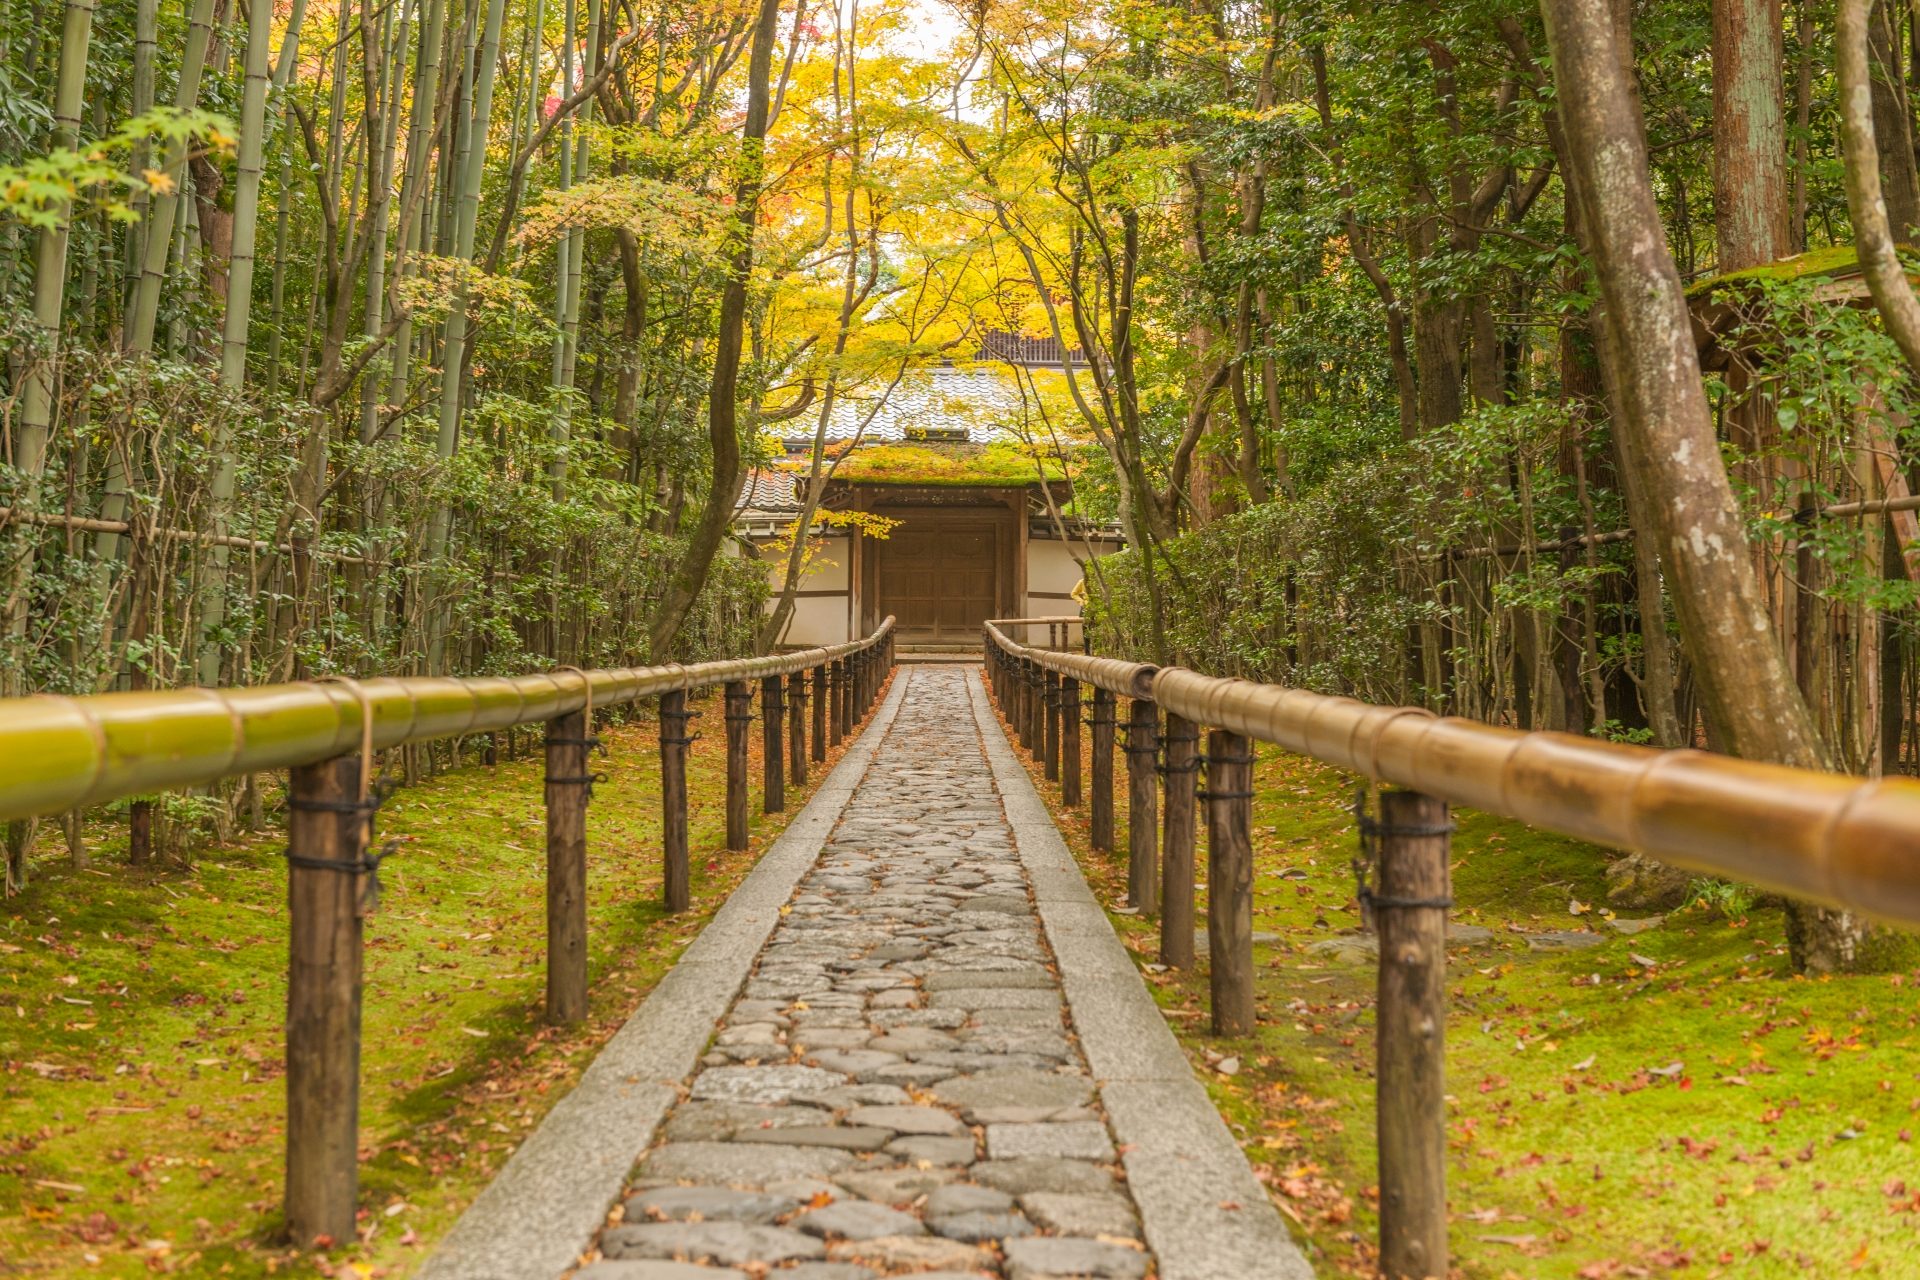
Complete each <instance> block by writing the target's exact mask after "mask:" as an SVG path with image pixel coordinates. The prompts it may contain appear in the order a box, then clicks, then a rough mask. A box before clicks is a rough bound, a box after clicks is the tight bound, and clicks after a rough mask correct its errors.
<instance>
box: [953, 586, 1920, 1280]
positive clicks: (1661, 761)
mask: <svg viewBox="0 0 1920 1280" xmlns="http://www.w3.org/2000/svg"><path fill="white" fill-rule="evenodd" d="M1078 622H1079V619H1077V618H1058V617H1054V618H1023V619H999V620H994V621H989V622H988V623H986V625H985V628H984V633H985V635H984V638H985V654H986V666H987V674H988V677H989V679H990V681H991V682H992V685H993V688H994V692H995V696H996V699H997V700H998V702H999V705H1000V708H1001V711H1002V714H1003V715H1004V716H1005V717H1006V718H1007V721H1008V723H1009V725H1010V726H1011V728H1012V730H1013V732H1014V735H1015V736H1016V737H1017V738H1018V739H1019V740H1020V742H1021V744H1022V745H1023V746H1025V747H1027V748H1028V749H1029V750H1030V751H1032V752H1033V753H1034V755H1035V756H1036V757H1037V758H1038V759H1039V760H1040V761H1041V764H1042V767H1043V769H1044V771H1045V773H1046V776H1047V777H1048V778H1049V779H1057V780H1058V781H1059V782H1060V783H1061V797H1062V800H1063V801H1065V802H1066V803H1067V804H1069V805H1071V804H1073V803H1074V802H1075V801H1074V799H1073V798H1070V797H1077V796H1078V795H1079V793H1080V779H1079V772H1080V767H1081V756H1080V752H1079V749H1078V742H1077V726H1078V723H1079V720H1080V714H1081V708H1082V701H1081V693H1080V686H1081V685H1083V684H1085V685H1089V686H1091V687H1092V690H1093V696H1092V714H1091V716H1089V717H1088V719H1087V724H1088V725H1090V726H1091V727H1092V729H1093V743H1092V751H1091V757H1092V759H1091V762H1090V763H1091V766H1092V778H1091V786H1090V787H1089V788H1088V791H1089V794H1090V796H1091V813H1090V814H1089V819H1090V822H1089V826H1090V829H1091V834H1092V844H1093V847H1094V848H1095V849H1096V850H1100V851H1111V850H1112V847H1113V754H1114V746H1115V735H1116V732H1117V728H1118V725H1119V716H1118V714H1117V703H1116V699H1117V698H1121V697H1125V698H1128V699H1131V700H1132V707H1131V713H1130V715H1129V716H1128V718H1127V721H1126V724H1127V743H1126V754H1127V758H1128V759H1127V778H1128V809H1129V823H1128V849H1127V896H1128V902H1129V904H1130V905H1131V906H1132V907H1134V908H1137V909H1139V910H1140V911H1141V912H1142V913H1143V914H1147V915H1153V914H1156V913H1157V914H1158V915H1159V916H1160V959H1161V961H1162V962H1164V963H1165V964H1167V965H1169V966H1172V967H1187V966H1190V965H1192V964H1193V962H1194V954H1193V952H1194V939H1193V926H1194V923H1195V922H1194V918H1193V907H1194V899H1195V878H1196V872H1195V866H1194V857H1195V846H1196V843H1197V842H1196V839H1195V831H1196V827H1197V816H1198V815H1197V813H1196V805H1197V804H1198V802H1199V801H1201V800H1204V801H1205V802H1206V817H1207V825H1208V829H1209V839H1208V846H1207V861H1208V875H1207V925H1208V930H1207V931H1208V952H1209V957H1208V958H1209V969H1208V981H1209V987H1210V995H1211V1003H1212V1012H1213V1030H1214V1032H1215V1033H1216V1034H1223V1035H1242V1034H1246V1033H1248V1032H1250V1031H1252V1030H1253V1026H1254V1017H1255V1014H1254V981H1253V974H1254V960H1253V859H1252V842H1251V837H1250V818H1251V807H1252V804H1251V802H1252V796H1253V793H1254V786H1253V769H1252V765H1253V758H1254V757H1253V751H1252V742H1253V740H1255V739H1257V740H1259V741H1263V742H1271V743H1274V744H1276V745H1278V746H1280V747H1283V748H1285V749H1286V750H1288V751H1292V752H1296V753H1298V754H1301V755H1307V756H1312V757H1313V758H1314V759H1317V760H1321V761H1324V762H1326V763H1328V764H1331V765H1334V766H1336V767H1339V768H1342V769H1347V770H1350V771H1352V772H1354V773H1358V774H1361V775H1364V776H1365V777H1367V778H1369V779H1371V780H1372V781H1374V782H1376V783H1389V784H1392V785H1393V787H1394V788H1396V789H1392V790H1383V791H1382V792H1381V794H1380V797H1379V816H1378V817H1370V816H1368V815H1367V814H1366V813H1365V812H1364V811H1363V810H1360V809H1358V808H1357V811H1356V816H1357V818H1358V824H1359V827H1360V832H1359V835H1360V840H1361V857H1360V860H1359V861H1358V862H1357V863H1356V867H1357V869H1358V870H1359V872H1360V878H1359V885H1358V892H1357V896H1358V898H1359V901H1360V904H1361V908H1362V912H1363V919H1367V920H1369V921H1370V922H1371V923H1373V924H1374V925H1375V927H1376V928H1377V930H1378V933H1379V944H1380V946H1379V955H1380V966H1379V988H1378V1001H1377V1006H1376V1023H1377V1031H1376V1035H1377V1046H1378V1047H1377V1060H1376V1067H1375V1090H1376V1122H1375V1123H1376V1129H1377V1142H1378V1149H1379V1159H1380V1182H1379V1185H1380V1270H1381V1273H1382V1274H1383V1275H1386V1276H1389V1277H1392V1278H1393V1280H1403V1278H1409V1277H1421V1276H1434V1275H1445V1274H1447V1272H1448V1266H1447V1213H1446V1129H1445V1107H1446V1100H1445V1072H1444V1041H1445V1021H1446V989H1445V974H1446V916H1447V909H1448V908H1449V907H1450V906H1451V905H1452V883H1451V874H1450V871H1449V861H1448V860H1449V852H1450V846H1451V832H1452V830H1453V827H1452V823H1451V822H1450V820H1449V816H1448V806H1449V805H1450V804H1462V805H1467V806H1470V807H1472V808H1475V809H1479V810H1481V811H1482V812H1486V813H1492V814H1498V815H1500V816H1502V817H1507V818H1513V819H1517V820H1519V821H1522V822H1525V823H1528V824H1529V825H1531V826H1536V827H1540V828H1542V829H1544V830H1548V831H1554V832H1558V833H1559V834H1561V835H1566V836H1572V837H1575V838H1577V839H1582V840H1591V841H1593V842H1595V843H1598V844H1605V845H1612V846H1614V847H1616V848H1621V849H1631V850H1635V851H1638V852H1641V853H1645V854H1648V855H1649V856H1652V857H1654V858H1657V859H1659V860H1660V861H1662V862H1667V863H1671V864H1673V865H1675V866H1679V867H1685V868H1687V869H1690V870H1694V871H1700V872H1706V873H1709V874H1712V875H1720V876H1728V877H1732V878H1735V879H1739V880H1744V881H1748V882H1751V883H1753V884H1757V885H1760V886H1761V887H1763V888H1767V889H1772V890H1775V891H1778V892H1780V893H1784V894H1789V895H1792V896H1794V897H1797V898H1801V899H1805V900H1809V901H1813V902H1818V903H1823V904H1826V905H1829V906H1835V907H1842V908H1846V909H1848V910H1851V911H1856V912H1859V913H1861V914H1862V915H1865V916H1869V917H1872V918H1874V919H1877V920H1882V921H1887V922H1891V923H1896V924H1902V925H1908V926H1915V925H1920V781H1916V780H1914V779H1910V778H1858V777H1846V776H1842V775H1839V774H1827V773H1817V772H1812V771H1809V770H1804V769H1792V768H1786V767H1784V766H1779V765H1769V764H1757V763H1754V762H1752V761H1746V760H1736V759H1733V758H1730V757H1727V756H1720V755H1714V754H1711V753H1709V752H1704V751H1693V750H1676V751H1660V750H1654V749H1651V748H1647V747H1635V746H1625V745H1620V744H1615V743H1607V742H1600V741H1596V740H1594V739H1591V738H1580V737H1575V736H1573V735H1571V734H1564V733H1524V732H1520V731H1518V730H1514V729H1507V728H1502V727H1500V726H1497V725H1488V724H1482V723H1480V722H1479V721H1474V720H1464V719H1459V718H1457V717H1442V716H1436V715H1434V714H1433V713H1432V712H1429V711H1427V710H1424V709H1422V708H1418V707H1378V706H1372V705H1369V704H1367V703H1364V702H1360V701H1357V700H1355V699H1352V698H1340V697H1329V696H1326V695H1322V694H1315V693H1308V692H1306V691H1304V690H1300V689H1288V688H1283V687H1280V686H1277V685H1267V684H1258V683H1254V682H1252V681H1247V680H1228V679H1219V678H1215V677H1212V676H1204V675H1201V674H1200V673H1198V672H1195V671H1189V670H1187V669H1185V668H1182V667H1158V666H1153V665H1150V664H1146V663H1137V662H1126V661H1120V660H1117V659H1113V658H1097V657H1092V656H1090V655H1087V654H1085V653H1081V652H1075V651H1073V650H1074V648H1075V647H1076V646H1073V645H1071V644H1070V643H1069V642H1070V640H1071V627H1072V625H1075V624H1077V623H1078ZM1041 626H1044V627H1046V628H1047V643H1046V645H1045V647H1042V646H1040V645H1039V644H1037V643H1033V644H1029V643H1022V642H1021V641H1020V640H1016V639H1014V638H1013V637H1012V636H1011V635H1010V634H1009V633H1010V632H1014V631H1019V632H1021V633H1022V634H1023V636H1025V635H1030V634H1032V632H1033V631H1034V630H1035V629H1036V628H1038V627H1041ZM1083 646H1084V641H1083V643H1082V646H1080V647H1083ZM1068 724H1072V725H1074V726H1075V734H1076V741H1075V742H1074V744H1073V746H1072V748H1071V749H1069V750H1060V749H1057V748H1056V745H1055V744H1056V743H1061V742H1063V741H1064V736H1063V735H1065V734H1066V732H1067V725H1068ZM1203 728H1204V729H1206V730H1207V731H1208V732H1207V734H1206V738H1207V747H1206V751H1205V752H1204V753H1201V752H1199V751H1197V750H1196V745H1195V744H1196V743H1197V741H1198V738H1199V734H1200V730H1201V729H1203ZM1203 766H1204V768H1205V770H1206V784H1205V786H1204V788H1202V787H1201V786H1199V785H1197V779H1196V775H1197V773H1198V771H1199V770H1200V769H1201V768H1202V767H1203ZM1069 775H1071V787H1070V788H1069ZM1156 775H1158V777H1157V778H1156ZM1156 806H1158V807H1159V811H1158V812H1156ZM1369 873H1377V880H1376V883H1375V884H1373V885H1372V886H1371V887H1369V886H1368V885H1367V884H1366V875H1367V874H1369Z"/></svg>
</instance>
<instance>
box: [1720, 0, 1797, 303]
mask: <svg viewBox="0 0 1920 1280" xmlns="http://www.w3.org/2000/svg"><path fill="white" fill-rule="evenodd" d="M1785 40H1786V38H1785V34H1784V32H1783V30H1782V27H1781V14H1780V0H1714V3H1713V190H1714V200H1713V207H1714V230H1715V232H1716V234H1717V236H1718V241H1719V262H1718V267H1719V270H1721V271H1739V270H1742V269H1744V268H1747V267H1757V266H1760V265H1762V264H1764V263H1768V262H1773V261H1776V260H1778V259H1780V258H1783V257H1785V256H1786V255H1787V253H1788V252H1789V246H1790V240H1789V229H1788V212H1789V210H1788V207H1787V118H1786V107H1785V104H1784V103H1783V102H1782V100H1781V68H1782V67H1783V66H1784V64H1785V59H1786V49H1785Z"/></svg>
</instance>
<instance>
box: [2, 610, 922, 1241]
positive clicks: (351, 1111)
mask: <svg viewBox="0 0 1920 1280" xmlns="http://www.w3.org/2000/svg"><path fill="white" fill-rule="evenodd" d="M893 658H894V634H893V619H892V618H888V619H887V620H886V621H884V622H882V623H881V624H880V626H879V628H878V629H876V630H875V631H874V632H873V634H872V635H869V636H867V637H866V638H865V639H862V640H857V641H853V642H850V643H847V644H839V645H832V646H828V647H825V648H816V649H803V650H800V651H798V652H795V653H784V654H777V655H773V656H769V657H763V658H736V659H729V660H726V661H722V662H702V663H696V664H694V665H691V666H681V665H679V664H677V663H674V664H668V665H666V666H658V667H640V668H625V669H620V670H603V671H579V670H577V669H568V670H566V671H562V672H553V673H547V674H541V675H530V676H520V677H518V678H514V679H508V678H504V677H503V678H493V677H485V678H477V679H458V678H433V679H379V680H368V681H365V682H363V683H357V684H356V683H349V682H346V681H341V682H334V683H324V682H316V683H303V684H283V685H271V686H267V687H265V688H256V689H181V690H175V691H170V692H154V693H120V694H102V695H100V696H97V697H87V698H68V697H59V696H54V695H41V696H38V697H32V698H15V699H9V700H7V701H4V702H0V760H5V761H6V762H7V769H6V770H5V772H4V774H0V820H10V819H17V818H29V817H33V816H36V815H39V814H47V813H59V812H64V811H67V810H70V809H75V808H80V807H84V806H87V805H96V804H101V803H103V802H105V801H109V800H115V799H119V798H121V797H124V796H134V795H147V794H151V793H152V792H155V791H163V790H167V789H170V788H177V787H194V786H206V785H210V784H212V783H215V782H218V781H220V780H221V779H223V778H230V777H235V776H237V775H240V774H248V773H259V772H265V771H267V770H273V769H286V770H288V774H289V777H288V788H287V791H288V805H287V807H288V815H287V859H288V870H287V915H288V924H287V937H288V941H287V956H288V959H287V963H288V975H287V1044H286V1062H287V1071H286V1090H287V1115H286V1134H287V1143H286V1161H287V1163H286V1196H285V1204H286V1219H287V1229H288V1233H289V1235H290V1236H291V1237H292V1239H293V1241H294V1243H296V1244H298V1245H301V1246H307V1245H312V1244H314V1243H316V1242H325V1241H335V1242H339V1241H347V1240H351V1239H353V1234H354V1228H355V1223H356V1212H357V1210H358V1207H359V1206H358V1200H359V1169H358V1151H359V1136H360V1135H359V1097H360V1010H361V996H362V991H361V987H362V982H361V966H362V957H363V955H364V936H363V932H364V919H365V916H366V915H367V912H368V911H369V910H370V908H371V906H372V900H371V894H372V891H373V889H374V888H375V886H377V883H378V881H377V875H378V868H379V859H380V855H377V854H376V855H369V852H368V848H367V845H368V839H369V836H370V834H371V831H372V820H371V819H372V810H373V807H374V804H375V803H376V802H375V801H373V800H370V799H369V798H368V796H367V794H366V792H367V783H368V774H369V772H370V761H369V760H368V759H367V758H366V756H367V751H366V750H363V748H368V749H370V750H371V751H378V750H380V749H382V748H387V747H396V746H401V745H404V744H407V743H413V742H423V741H426V740H429V739H432V738H444V737H449V736H453V735H456V734H467V733H485V732H488V731H491V730H498V729H507V728H511V727H513V726H516V725H523V724H530V723H544V724H545V726H546V780H545V794H546V810H547V833H546V834H547V1010H546V1012H547V1018H548V1021H550V1022H555V1023H572V1022H578V1021H580V1020H581V1019H583V1018H585V1017H586V1016H587V1004H588V1001H587V997H588V984H587V977H588V974H587V866H586V810H587V805H588V802H589V800H590V799H591V796H592V792H593V783H594V782H595V780H596V778H595V775H594V774H593V773H592V772H591V770H590V766H589V759H590V756H589V753H590V751H591V750H592V749H593V748H595V747H597V746H599V740H598V739H597V738H595V737H593V734H592V729H593V725H592V713H593V711H595V710H596V709H601V708H605V707H609V706H617V705H620V704H622V703H628V702H633V701H634V700H636V699H639V698H645V697H658V698H659V699H660V715H659V719H660V764H661V769H660V776H661V808H662V814H661V819H662V820H661V861H662V864H663V887H664V896H665V898H666V903H667V907H668V909H669V910H675V911H678V910H685V909H686V907H687V906H688V905H689V901H690V899H689V880H690V875H691V868H690V859H689V851H688V849H687V804H686V800H687V797H686V756H687V746H688V744H690V743H691V742H692V735H690V734H689V733H688V732H687V722H688V721H689V720H690V719H691V718H692V717H693V716H694V715H696V714H698V713H697V712H690V711H688V710H687V709H686V695H687V694H688V692H690V691H692V690H696V689H704V688H708V687H711V686H715V685H723V686H726V687H727V689H728V693H729V696H728V699H727V701H728V712H729V719H734V720H744V718H745V717H747V715H748V712H747V706H748V705H750V703H751V699H752V694H751V689H752V688H753V682H756V681H757V682H759V683H760V687H761V690H762V699H763V711H762V715H763V718H764V720H765V723H766V730H767V734H768V738H767V744H768V753H769V754H768V767H767V772H766V773H765V775H764V783H763V800H764V802H765V806H766V808H767V809H768V810H769V811H772V810H775V809H777V808H778V807H779V806H780V804H781V803H782V802H783V800H782V792H783V791H784V788H783V787H782V786H781V782H782V781H783V780H782V779H781V778H780V776H779V767H780V751H779V738H778V729H777V725H778V724H779V718H780V716H781V715H782V714H783V712H782V708H781V705H780V701H779V695H778V690H779V688H780V683H781V678H782V677H785V676H792V677H794V678H795V679H796V681H797V680H799V679H800V678H801V676H802V675H803V674H804V673H807V672H812V673H813V676H814V680H815V682H816V683H815V688H816V689H818V688H819V687H821V683H822V682H824V680H825V676H826V673H827V672H828V671H832V672H833V673H835V677H836V683H835V687H836V703H837V709H838V711H839V714H840V719H839V720H837V721H836V729H837V730H840V731H851V728H852V726H853V723H854V722H855V721H856V720H857V719H858V718H859V717H860V716H861V715H863V714H864V713H865V712H866V711H867V710H868V709H870V708H871V707H872V705H873V702H874V700H875V699H876V698H877V697H878V696H879V693H880V690H881V688H882V687H883V686H884V684H885V679H886V673H887V672H888V671H889V670H890V669H891V668H892V666H893ZM795 723H796V724H798V723H799V722H798V720H797V719H796V721H795ZM814 724H815V740H814V744H813V747H814V753H815V758H816V759H819V758H823V757H824V755H825V743H824V742H823V741H822V736H823V728H822V726H821V722H820V721H819V720H817V719H816V720H815V722H814ZM728 729H729V736H730V737H731V738H735V739H737V742H736V743H733V744H730V745H732V746H734V747H735V749H733V750H729V751H728V753H727V755H728V760H727V793H728V814H729V819H730V821H729V830H728V834H729V838H730V844H736V845H744V843H745V831H744V827H745V816H746V800H747V794H746V790H747V785H748V780H747V770H746V751H745V733H744V724H743V723H733V724H729V726H728ZM838 740H839V732H836V734H835V741H838ZM797 758H798V757H796V759H797Z"/></svg>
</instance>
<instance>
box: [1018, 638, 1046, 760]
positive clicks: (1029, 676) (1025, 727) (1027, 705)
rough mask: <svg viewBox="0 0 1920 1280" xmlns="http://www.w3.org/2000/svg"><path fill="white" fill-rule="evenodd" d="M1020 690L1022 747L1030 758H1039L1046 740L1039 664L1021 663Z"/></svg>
mask: <svg viewBox="0 0 1920 1280" xmlns="http://www.w3.org/2000/svg"><path fill="white" fill-rule="evenodd" d="M1020 688H1021V691H1022V692H1021V698H1020V745H1021V746H1023V747H1025V748H1026V750H1027V754H1028V755H1029V756H1034V757H1037V756H1039V755H1040V752H1041V749H1042V747H1044V746H1045V739H1046V730H1045V729H1044V728H1042V727H1041V724H1040V667H1039V664H1037V663H1034V662H1030V661H1024V660H1023V661H1022V662H1021V663H1020Z"/></svg>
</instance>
